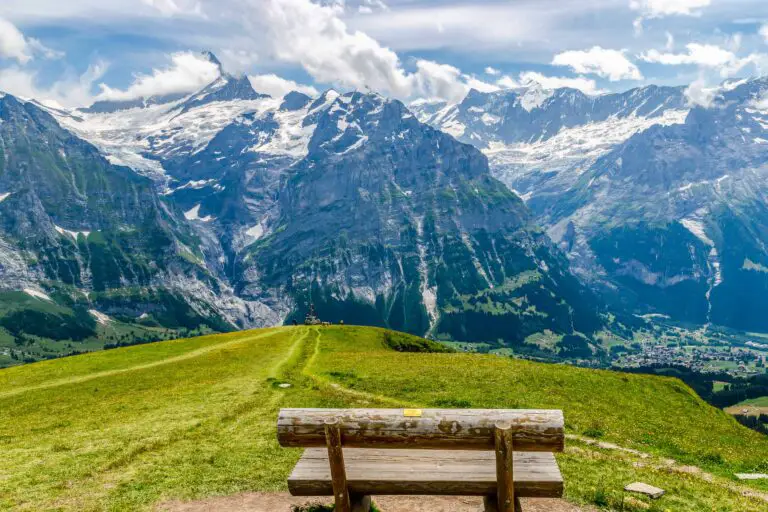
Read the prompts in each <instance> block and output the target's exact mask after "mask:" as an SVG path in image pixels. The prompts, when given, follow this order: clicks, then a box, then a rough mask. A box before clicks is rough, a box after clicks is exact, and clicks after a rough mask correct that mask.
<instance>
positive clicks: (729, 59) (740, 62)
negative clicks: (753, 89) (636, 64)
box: [640, 43, 767, 78]
mask: <svg viewBox="0 0 768 512" xmlns="http://www.w3.org/2000/svg"><path fill="white" fill-rule="evenodd" d="M686 50H687V51H686V52H685V53H669V52H667V53H662V52H659V51H658V50H649V51H647V52H645V53H643V54H641V55H640V59H641V60H643V61H645V62H652V63H657V64H663V65H665V66H683V65H693V66H699V67H702V68H710V69H716V70H718V71H719V73H720V76H721V77H723V78H727V77H731V76H733V75H735V74H736V73H738V72H739V71H741V70H742V69H744V68H745V67H747V66H749V65H755V66H758V67H761V66H764V65H765V63H766V59H767V56H766V55H764V54H760V53H753V54H750V55H747V56H746V57H738V56H737V55H736V54H735V53H733V52H732V51H730V50H726V49H724V48H721V47H719V46H717V45H712V44H699V43H689V44H687V45H686Z"/></svg>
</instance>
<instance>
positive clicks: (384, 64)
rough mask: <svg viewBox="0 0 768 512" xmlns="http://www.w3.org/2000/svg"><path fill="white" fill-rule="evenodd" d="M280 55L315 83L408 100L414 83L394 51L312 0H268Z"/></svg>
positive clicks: (267, 12) (268, 16) (267, 9)
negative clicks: (376, 92)
mask: <svg viewBox="0 0 768 512" xmlns="http://www.w3.org/2000/svg"><path fill="white" fill-rule="evenodd" d="M261 9H262V10H263V12H264V14H265V15H266V19H267V21H268V26H269V30H270V33H271V36H272V37H271V40H272V44H273V45H274V52H275V54H276V56H277V57H278V58H279V59H281V60H284V61H288V62H293V63H296V64H300V65H301V66H302V67H304V69H305V70H306V71H307V72H308V73H309V74H310V75H312V76H313V77H314V78H315V79H316V80H317V81H319V82H325V83H339V84H341V85H343V86H347V87H353V88H357V89H365V88H371V89H374V90H376V91H380V92H384V93H389V94H393V95H395V96H399V97H407V96H409V95H410V93H411V89H412V80H411V79H409V77H408V76H407V74H406V73H405V71H404V70H403V68H402V66H401V63H400V59H399V57H398V56H397V54H396V53H395V52H393V51H392V50H390V49H388V48H384V47H382V46H381V45H380V44H379V43H378V42H376V41H375V40H374V39H372V38H371V37H369V36H368V35H366V34H365V33H363V32H359V31H355V32H352V31H350V30H349V29H348V28H347V25H346V24H345V23H344V21H342V20H341V19H340V18H339V10H338V9H337V8H334V7H333V6H323V5H319V4H315V3H312V2H310V1H309V0H265V1H264V2H263V4H261Z"/></svg>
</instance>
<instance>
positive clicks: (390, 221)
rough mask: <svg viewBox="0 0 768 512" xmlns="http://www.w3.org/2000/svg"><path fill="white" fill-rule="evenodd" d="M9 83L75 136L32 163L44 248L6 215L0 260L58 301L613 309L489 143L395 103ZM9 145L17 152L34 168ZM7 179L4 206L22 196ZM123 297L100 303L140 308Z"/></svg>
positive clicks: (518, 338) (475, 320)
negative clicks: (84, 167)
mask: <svg viewBox="0 0 768 512" xmlns="http://www.w3.org/2000/svg"><path fill="white" fill-rule="evenodd" d="M211 58H213V57H211ZM6 98H8V100H7V101H13V102H15V104H16V105H18V107H17V108H19V109H21V110H24V111H32V112H34V113H35V114H34V115H35V116H37V117H40V118H44V119H45V125H44V126H41V127H40V129H39V132H40V135H39V137H41V138H44V137H50V136H51V134H56V136H57V137H59V138H61V139H62V140H63V139H66V143H64V142H62V143H61V144H58V142H57V144H51V143H44V144H42V145H41V143H40V142H36V143H35V145H36V146H38V147H42V148H45V155H44V157H41V160H40V163H39V165H35V166H34V167H35V169H36V171H35V172H40V173H47V174H46V176H47V175H48V174H50V175H52V176H56V180H48V182H47V183H39V182H45V181H46V177H45V176H42V175H40V176H37V175H35V176H32V175H29V174H27V175H26V178H25V179H26V180H27V182H29V183H31V184H34V188H35V190H36V192H35V198H37V199H35V200H36V201H39V202H40V203H41V207H40V210H39V212H38V213H39V216H40V220H38V221H36V222H38V225H45V226H46V228H45V229H43V230H41V233H45V236H46V237H47V238H49V239H50V240H47V242H46V243H47V244H48V245H45V246H44V247H45V248H44V249H43V248H39V247H37V246H35V247H34V248H33V249H30V248H29V245H28V244H29V243H31V242H27V241H25V240H26V238H25V237H26V236H27V235H28V233H29V232H31V231H34V228H30V229H29V230H26V229H24V230H22V229H20V228H19V225H20V224H21V221H18V220H16V219H15V215H14V216H13V217H11V216H8V217H7V218H6V217H5V216H4V217H2V221H3V229H4V231H3V232H2V235H0V244H3V245H0V251H2V250H6V251H7V252H8V254H10V255H11V256H6V255H4V254H5V253H0V258H2V261H3V262H4V263H3V265H4V266H3V269H4V271H5V272H10V270H7V269H9V268H13V269H14V270H13V272H16V274H17V275H22V274H23V275H25V276H26V277H25V279H26V281H22V280H21V278H20V277H17V278H16V281H14V282H13V284H10V285H6V286H4V287H5V288H8V289H12V290H20V289H22V290H23V289H24V288H25V287H29V286H34V290H36V291H38V292H39V293H43V294H49V298H50V294H51V293H53V291H54V290H55V289H58V287H60V286H64V285H65V286H67V287H68V288H67V289H68V290H69V291H70V294H71V295H73V294H74V295H76V293H75V292H76V291H79V292H82V293H81V294H82V295H83V296H85V297H86V299H85V300H86V302H87V300H94V299H95V298H97V297H100V295H99V293H103V294H105V295H108V296H110V297H113V296H114V295H116V294H117V290H118V289H133V288H134V287H136V288H137V289H140V290H142V291H146V290H153V291H155V290H162V291H163V292H167V293H168V294H171V295H172V294H174V293H177V292H178V294H180V295H181V296H182V297H183V301H182V302H183V304H186V305H187V306H189V307H190V308H191V309H192V310H194V311H195V312H198V313H200V314H201V316H203V317H206V318H213V319H215V322H214V320H211V324H214V323H216V322H218V324H219V325H220V324H222V323H223V324H226V325H227V326H229V327H230V328H234V327H251V326H262V325H273V324H278V323H281V322H283V321H291V320H292V319H301V318H303V314H304V312H305V311H306V308H307V306H308V304H309V303H310V302H314V303H315V304H316V306H317V309H318V311H319V314H320V316H321V317H323V318H324V319H328V320H331V321H341V320H344V321H346V322H348V323H349V322H352V323H362V324H371V325H382V326H389V327H393V328H396V329H401V330H404V331H408V332H412V333H416V334H421V335H424V334H430V335H432V336H435V337H444V338H450V339H455V340H464V341H491V342H494V343H497V342H502V343H506V344H509V343H513V344H518V345H519V344H522V343H523V342H524V341H525V339H526V338H527V337H528V336H529V335H531V334H534V333H537V332H541V331H544V330H545V329H546V330H550V331H552V332H555V333H560V334H573V333H577V334H584V335H587V336H589V335H591V334H592V333H594V332H595V331H596V330H598V329H600V328H601V326H602V319H601V316H600V312H599V309H600V308H599V306H598V304H599V302H598V300H597V299H596V298H595V297H594V296H593V295H592V294H591V292H589V291H588V290H587V289H586V288H585V287H584V286H583V285H581V284H580V282H579V281H578V280H577V279H576V278H575V277H574V276H573V275H572V274H571V272H570V270H569V264H568V261H567V260H566V258H565V257H564V256H563V255H562V253H561V252H560V251H559V250H558V249H557V248H556V247H555V246H554V244H552V242H551V240H550V239H549V237H548V236H547V234H546V233H545V232H544V231H543V230H542V229H539V228H537V227H536V225H535V223H534V222H533V219H532V217H531V215H530V212H529V210H528V209H527V208H526V206H525V205H524V203H523V202H522V201H521V200H520V199H519V198H518V197H517V196H516V195H515V194H514V193H513V192H511V191H510V190H509V189H508V188H507V187H506V186H504V185H503V184H502V183H501V182H499V181H497V180H496V179H495V178H493V177H492V176H491V173H490V170H489V167H488V160H487V158H486V157H485V156H484V155H483V154H482V153H481V152H480V151H479V150H478V149H476V148H474V147H473V146H471V145H467V144H464V143H461V142H459V141H457V140H456V139H455V138H454V137H452V136H450V135H448V134H446V133H443V132H441V131H439V130H437V129H435V128H433V127H431V126H429V125H427V124H424V123H422V122H421V121H419V119H417V118H416V117H415V116H414V115H413V113H411V111H409V109H408V108H406V106H404V105H403V104H402V103H400V102H398V101H395V100H389V99H386V98H383V97H381V96H379V95H376V94H362V93H347V94H339V93H337V92H335V91H328V92H326V93H324V94H323V95H321V96H320V97H318V98H310V97H308V96H305V95H302V94H300V93H291V94H289V95H287V96H286V97H285V98H279V99H277V98H270V97H268V96H266V95H263V94H259V93H258V92H256V91H254V90H253V88H252V86H251V85H250V83H249V82H248V80H247V79H245V78H240V77H234V76H231V75H228V74H226V73H224V72H222V74H221V77H220V78H219V79H217V80H216V81H215V82H214V83H212V84H211V85H209V86H207V87H205V88H204V89H203V90H202V91H200V92H199V93H196V94H193V95H189V96H186V97H183V98H179V97H165V98H146V99H142V100H140V101H138V102H132V103H119V102H118V103H112V104H99V105H95V106H93V107H91V108H88V109H82V110H76V111H70V112H64V111H59V110H51V109H48V112H44V111H43V110H42V109H41V108H40V107H39V106H37V105H34V104H32V103H24V102H20V101H17V100H15V99H11V97H10V96H6ZM49 114H50V115H49ZM54 118H55V119H54ZM25 123H26V121H25V122H24V123H17V124H18V127H17V131H18V130H21V131H25V130H28V128H27V125H26V124H25ZM6 126H9V125H6V124H5V123H4V124H0V128H2V127H6ZM11 137H13V136H11ZM3 140H5V139H3ZM86 141H88V142H86ZM74 147H77V148H79V151H80V153H78V155H80V154H81V153H82V154H84V155H85V154H87V155H88V162H89V165H91V166H92V170H91V171H90V174H88V176H89V177H88V178H87V179H84V178H81V177H80V176H79V175H78V174H77V172H76V171H73V170H72V169H71V167H72V164H71V162H73V159H74V158H75V156H74V154H75V153H74V152H73V150H72V149H71V148H74ZM61 150H63V151H64V154H66V155H67V156H66V157H65V156H62V153H61ZM14 151H15V152H16V153H15V154H16V155H17V156H16V161H17V162H18V164H17V167H19V168H21V169H25V170H26V169H30V168H31V167H33V166H32V165H31V162H32V161H31V160H30V157H29V155H27V154H25V153H22V152H19V150H18V149H15V150H14ZM77 158H78V162H79V161H82V159H83V158H85V157H84V156H78V157H77ZM68 162H69V163H68ZM68 165H69V166H70V167H67V166H68ZM6 169H7V167H6ZM7 176H10V174H8V172H7V170H6V172H5V174H3V177H2V178H0V191H1V192H5V191H6V190H7V191H8V192H10V196H7V197H5V198H4V201H3V204H0V212H5V210H4V209H3V207H5V209H8V210H9V211H10V210H11V209H16V208H17V205H16V204H15V203H13V202H14V201H17V200H20V198H21V196H22V189H23V185H21V184H20V183H19V180H18V179H16V180H14V181H13V182H10V181H5V180H6V179H7ZM59 182H60V183H59ZM57 183H58V184H57ZM82 183H84V184H82ZM86 185H87V186H86ZM49 188H54V189H55V190H56V194H53V195H50V198H49V194H50V192H49V190H48V189H49ZM8 192H6V193H8ZM0 197H3V196H2V194H0ZM48 199H50V201H48V202H46V200H48ZM46 223H47V224H46ZM97 243H98V244H100V245H99V248H98V250H101V251H102V253H100V256H99V258H102V259H100V260H98V261H95V260H94V256H93V254H94V252H95V251H96V248H95V245H96V244H97ZM49 246H50V247H49ZM104 246H106V249H105V248H104ZM5 247H7V249H3V248H5ZM64 247H66V249H65V248H64ZM52 253H53V254H56V257H55V258H54V257H53V256H50V254H52ZM101 254H104V255H103V257H102V256H101ZM42 255H45V257H43V256H42ZM121 258H122V259H121ZM32 260H34V263H33V262H32ZM13 262H15V263H13ZM13 265H16V266H13ZM6 283H11V281H4V285H5V284H6ZM124 295H127V297H126V298H125V300H124V301H123V302H121V303H120V305H119V307H118V305H115V306H114V307H112V308H110V304H112V303H106V302H105V303H99V305H98V309H97V311H99V312H102V313H103V314H105V315H108V316H111V315H116V314H117V312H118V310H119V308H129V307H132V308H133V309H131V314H134V313H139V314H143V313H141V310H142V306H140V305H135V307H134V302H133V301H134V300H135V299H134V297H133V296H132V295H130V294H124ZM89 297H90V298H91V299H88V298H89ZM54 300H56V299H55V298H54ZM136 304H139V303H138V302H136ZM84 307H85V306H84ZM87 307H89V308H92V309H94V310H96V306H93V305H88V306H87ZM91 316H93V315H91ZM121 318H125V317H121ZM571 338H574V339H577V340H578V339H579V338H578V337H573V336H572V337H571ZM581 340H582V341H580V342H579V343H582V344H585V341H584V339H583V338H581Z"/></svg>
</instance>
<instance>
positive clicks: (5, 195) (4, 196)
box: [0, 192, 11, 203]
mask: <svg viewBox="0 0 768 512" xmlns="http://www.w3.org/2000/svg"><path fill="white" fill-rule="evenodd" d="M10 195H11V193H10V192H4V193H2V194H0V203H2V202H3V201H5V200H6V199H8V197H9V196H10Z"/></svg>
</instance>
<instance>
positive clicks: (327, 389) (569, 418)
mask: <svg viewBox="0 0 768 512" xmlns="http://www.w3.org/2000/svg"><path fill="white" fill-rule="evenodd" d="M392 347H395V348H397V349H398V350H429V349H430V347H432V346H431V345H430V344H429V343H426V342H424V341H422V340H418V339H416V338H411V337H407V336H405V335H401V334H396V333H390V332H388V331H384V330H380V329H373V328H362V327H325V328H320V327H317V328H307V327H293V328H292V327H285V328H276V329H265V330H259V331H251V332H245V333H236V334H226V335H219V336H209V337H202V338H195V339H190V340H179V341H171V342H165V343H158V344H152V345H143V346H138V347H130V348H124V349H118V350H112V351H107V352H100V353H93V354H88V355H84V356H78V357H73V358H68V359H62V360H56V361H47V362H43V363H38V364H33V365H28V366H23V367H16V368H10V369H6V370H0V508H5V509H14V510H16V509H18V510H35V511H37V510H105V509H106V510H134V509H152V508H153V507H156V506H157V504H159V503H162V502H163V501H165V500H169V499H194V498H199V497H204V496H211V495H221V494H231V493H236V492H240V491H248V490H284V489H285V479H286V477H287V475H288V472H289V471H290V469H291V467H292V465H293V463H294V462H295V461H296V459H297V458H298V456H299V454H300V452H299V451H296V450H285V449H281V448H280V447H279V446H278V445H277V442H276V440H275V431H274V425H275V419H276V415H277V411H278V409H279V408H280V407H286V406H301V407H371V406H385V407H397V406H423V407H430V406H432V407H489V408H496V407H504V408H558V409H563V410H564V411H565V417H566V422H567V428H568V432H569V433H570V434H573V435H577V436H580V437H579V438H575V439H574V438H571V439H569V441H568V443H567V445H568V448H567V450H566V453H564V454H562V455H561V456H559V461H560V464H561V467H562V469H563V472H564V475H565V479H566V493H567V498H568V499H569V500H571V501H573V502H576V503H592V504H596V505H598V506H603V507H612V508H615V509H619V508H620V507H621V506H622V505H621V504H622V500H623V493H622V491H621V489H622V488H623V487H624V485H626V484H627V483H630V482H633V481H636V480H641V481H645V482H647V483H651V484H654V485H658V486H660V487H662V488H664V489H666V490H667V492H668V494H667V496H665V497H664V498H662V499H661V500H659V501H658V502H656V503H655V504H654V505H653V507H655V509H657V510H674V511H677V510H683V511H693V510H707V511H710V510H717V511H721V510H722V511H725V510H745V511H746V510H768V502H766V501H763V500H761V499H760V497H755V496H749V495H748V494H750V493H752V494H759V493H764V492H766V491H767V490H768V487H766V486H765V485H764V484H760V483H751V484H748V485H751V487H747V486H746V485H745V484H742V483H737V482H736V481H735V480H734V479H733V476H732V475H733V473H735V472H755V471H760V472H765V471H767V470H768V467H767V466H768V438H766V437H762V436H760V435H759V434H757V433H754V432H752V431H750V430H747V429H745V428H743V427H741V426H739V425H738V424H737V423H736V422H735V421H734V420H733V419H732V418H730V417H729V416H728V415H727V414H725V413H724V412H722V411H719V410H716V409H714V408H712V407H710V406H708V405H707V404H705V403H704V402H703V401H701V400H700V399H699V398H698V397H696V396H695V395H694V393H693V392H692V391H691V390H690V389H688V388H687V387H686V386H684V385H683V384H681V383H680V382H679V381H676V380H671V379H664V378H656V377H646V376H640V375H624V374H618V373H611V372H602V371H592V370H583V369H577V368H572V367H567V366H555V365H541V364H535V363H529V362H523V361H515V360H511V359H508V358H502V357H497V356H479V355H469V354H453V353H408V352H398V351H395V350H393V349H392ZM281 383H290V384H291V385H292V387H290V388H283V387H280V386H279V384H281ZM584 437H591V438H596V439H599V440H600V441H604V442H610V443H615V444H616V445H620V446H621V447H622V448H629V449H634V450H639V451H641V452H644V453H647V454H650V455H648V456H643V455H640V454H638V453H633V452H630V451H624V450H617V449H607V448H601V447H599V446H595V445H592V444H588V443H587V442H585V441H584V439H583V438H584ZM669 459H674V460H675V461H677V464H672V463H671V461H670V460H669ZM683 465H688V466H696V467H697V468H700V470H703V471H705V472H707V473H712V475H711V476H710V475H709V474H706V473H701V472H698V471H697V470H696V469H694V468H691V467H688V468H685V467H683ZM760 485H763V487H762V489H761V488H760ZM745 493H746V494H747V495H746V496H745ZM624 507H625V508H624V510H635V509H636V510H640V508H637V507H639V505H637V504H636V503H635V504H632V503H624ZM633 507H635V508H633Z"/></svg>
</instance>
